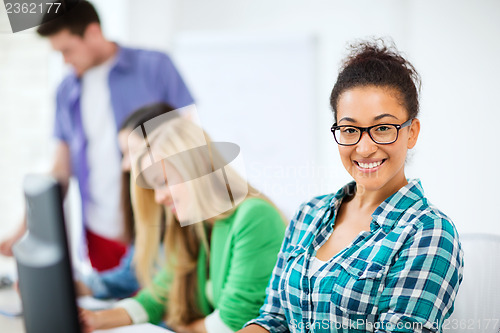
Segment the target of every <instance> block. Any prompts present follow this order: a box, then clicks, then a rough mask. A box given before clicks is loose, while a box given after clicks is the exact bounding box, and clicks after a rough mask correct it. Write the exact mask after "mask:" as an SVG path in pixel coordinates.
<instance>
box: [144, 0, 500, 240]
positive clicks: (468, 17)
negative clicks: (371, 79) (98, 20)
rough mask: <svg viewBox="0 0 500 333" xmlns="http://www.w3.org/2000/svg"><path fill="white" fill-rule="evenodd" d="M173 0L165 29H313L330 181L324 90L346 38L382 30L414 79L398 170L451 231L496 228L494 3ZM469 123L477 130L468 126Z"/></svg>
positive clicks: (321, 135)
mask: <svg viewBox="0 0 500 333" xmlns="http://www.w3.org/2000/svg"><path fill="white" fill-rule="evenodd" d="M173 8H174V10H175V13H174V15H173V18H174V20H175V22H174V24H173V32H172V31H169V34H171V35H178V34H179V33H181V32H182V33H184V32H188V31H205V32H206V31H212V32H216V31H221V32H225V31H226V32H227V31H231V32H233V33H235V32H244V33H249V32H258V33H262V32H270V33H272V32H299V33H302V32H312V33H314V34H316V35H317V36H318V41H319V56H318V59H317V67H318V83H317V87H318V91H317V103H316V105H317V112H318V117H319V119H320V121H319V122H318V124H317V130H318V135H317V138H318V145H317V147H316V148H317V149H318V152H319V156H320V158H319V159H318V161H316V162H317V163H318V168H320V167H327V168H329V170H331V172H332V174H334V175H335V176H334V177H333V183H335V184H332V190H334V189H335V188H337V187H339V186H341V184H342V183H344V182H346V181H348V180H349V176H348V175H347V173H346V172H345V171H344V170H343V167H342V166H341V163H340V161H339V159H338V157H337V152H336V146H335V144H334V142H333V140H332V139H331V137H330V133H329V131H328V127H329V125H330V124H331V116H330V112H329V107H328V96H329V93H330V90H331V87H332V86H333V83H334V81H335V78H336V74H337V68H338V65H339V62H340V60H341V58H342V56H343V55H344V54H345V52H346V51H345V49H346V48H345V46H346V43H347V42H348V41H351V40H352V39H353V38H360V37H361V38H362V37H366V36H373V35H374V36H391V37H392V38H393V39H394V41H395V42H396V44H397V46H398V47H399V49H401V50H402V51H403V52H405V53H406V54H407V56H408V58H409V59H410V60H411V61H412V62H413V63H414V65H415V66H416V67H417V70H418V71H419V72H420V73H421V75H422V79H423V87H422V99H421V120H422V132H421V136H420V139H419V143H418V145H417V147H416V149H415V150H414V152H413V154H412V157H411V158H410V160H409V163H408V176H410V177H419V178H421V180H422V182H423V185H424V188H425V189H426V193H427V195H428V196H429V198H430V199H431V201H432V202H433V203H435V204H436V205H437V206H438V207H439V208H441V209H442V210H443V211H444V212H445V213H447V214H448V215H450V216H451V217H452V218H453V220H454V221H455V223H456V225H457V227H458V229H459V231H461V232H478V231H481V232H488V233H496V234H500V217H498V214H497V213H496V210H495V203H496V201H497V200H498V199H500V196H499V195H498V194H497V189H498V188H499V187H500V179H499V177H496V174H495V171H494V169H493V168H494V166H496V165H499V164H500V163H499V162H500V157H499V153H500V149H499V147H498V144H497V143H496V140H495V138H496V135H495V134H496V128H495V127H494V126H495V124H496V123H498V122H499V121H500V112H498V106H497V103H496V100H495V98H494V96H495V95H496V94H497V93H498V91H499V90H500V89H499V88H500V83H499V80H498V77H499V74H500V73H499V72H500V68H499V66H497V65H496V64H497V58H498V54H499V52H498V51H499V49H500V39H499V38H498V37H497V36H498V35H499V34H500V20H498V17H500V15H499V14H500V3H499V2H497V1H493V0H492V1H484V0H483V1H475V2H471V1H466V0H461V1H451V0H440V1H399V0H396V1H377V2H373V1H351V2H346V1H331V0H325V1H286V0H278V1H272V2H270V1H265V0H254V1H251V2H249V1H234V0H212V1H197V0H182V1H175V2H174V6H173ZM144 10H146V9H144ZM472 130H474V131H475V133H477V134H476V135H473V134H468V133H471V131H472ZM479 140H480V141H479ZM290 145H293V144H292V143H290ZM307 195H309V193H304V199H306V198H307Z"/></svg>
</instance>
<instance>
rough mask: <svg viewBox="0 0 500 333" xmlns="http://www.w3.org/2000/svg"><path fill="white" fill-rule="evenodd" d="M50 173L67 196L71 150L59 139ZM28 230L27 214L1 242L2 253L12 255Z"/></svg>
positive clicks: (0, 249)
mask: <svg viewBox="0 0 500 333" xmlns="http://www.w3.org/2000/svg"><path fill="white" fill-rule="evenodd" d="M50 174H51V175H52V176H53V177H54V178H56V179H57V180H58V181H59V182H60V183H61V185H62V189H63V195H64V196H66V192H67V191H68V184H69V178H70V177H71V162H70V152H69V147H68V145H67V144H66V143H65V142H63V141H59V142H58V143H57V147H56V152H55V156H54V164H53V166H52V170H51V171H50ZM25 232H26V214H25V215H24V217H23V219H22V222H21V223H20V225H19V227H18V228H17V230H16V231H15V232H14V233H13V234H12V235H11V236H10V237H8V238H6V239H5V240H3V241H2V242H0V254H2V255H4V256H8V257H11V256H12V255H13V253H12V246H13V245H14V244H15V243H16V242H17V241H18V240H19V239H20V238H21V237H22V236H23V235H24V233H25Z"/></svg>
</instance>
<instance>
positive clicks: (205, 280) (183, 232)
mask: <svg viewBox="0 0 500 333" xmlns="http://www.w3.org/2000/svg"><path fill="white" fill-rule="evenodd" d="M157 121H158V120H157ZM147 127H148V126H147V124H145V126H142V127H141V128H139V129H138V131H137V132H135V134H137V135H136V136H135V139H134V140H135V142H136V144H138V145H139V146H140V145H141V144H142V143H143V142H146V144H144V145H143V148H144V151H142V150H140V149H139V151H140V152H139V153H137V150H135V151H134V152H131V155H132V161H133V163H134V165H135V167H136V168H135V171H136V172H134V176H133V177H134V180H135V181H134V182H133V185H132V187H133V188H132V194H133V195H132V199H133V207H134V214H135V217H136V223H137V226H136V228H137V230H136V255H135V263H136V267H137V274H138V277H139V280H140V281H141V282H142V284H143V285H144V286H145V288H143V289H142V290H141V291H140V292H139V293H138V294H137V295H136V296H135V297H134V298H130V299H126V300H123V301H121V302H119V303H118V304H117V306H116V307H115V308H114V309H111V310H106V311H101V312H87V311H84V312H82V322H83V324H84V328H85V331H86V332H91V331H93V330H94V329H102V328H111V327H116V326H123V325H130V324H137V323H143V322H150V323H154V324H159V323H160V322H162V321H165V322H166V323H167V325H168V326H169V327H171V328H172V329H174V330H176V331H177V332H218V333H220V332H233V331H236V330H238V329H240V328H241V327H242V326H243V324H244V323H245V322H246V321H248V320H250V319H252V318H254V317H255V316H257V315H258V313H259V308H260V306H261V305H262V303H263V302H264V298H265V288H266V286H267V283H268V281H269V278H270V276H271V272H272V269H273V267H274V264H275V263H276V258H277V254H278V252H279V248H280V245H281V242H282V240H283V236H284V229H285V224H284V222H283V219H282V217H281V215H280V213H279V211H278V210H277V209H276V207H275V206H274V205H273V204H272V203H271V202H270V201H269V200H268V199H267V198H265V197H264V196H263V195H261V194H259V192H258V191H256V190H255V189H254V188H252V187H251V186H249V185H248V184H247V183H246V181H245V180H244V179H243V178H242V177H240V176H239V175H238V174H237V173H236V172H235V171H234V170H233V169H232V168H230V167H229V166H228V165H227V163H226V161H225V160H224V159H223V158H222V156H221V154H220V152H219V151H218V149H217V148H222V150H224V152H225V153H226V155H227V154H229V155H233V156H234V155H238V154H237V153H238V149H237V146H235V145H232V144H230V143H212V142H211V141H210V139H209V138H208V136H207V135H206V134H205V133H204V132H203V131H202V130H201V129H200V128H199V127H198V126H197V125H195V124H194V123H193V122H191V121H190V120H186V119H184V118H176V119H172V120H168V121H164V124H162V125H161V126H160V127H158V128H157V129H156V130H155V131H154V132H153V133H151V134H149V135H148V136H147V137H141V136H142V134H143V133H144V131H143V130H145V129H146V128H147ZM132 135H134V134H132ZM140 137H141V139H140V140H137V139H138V138H140ZM131 139H132V137H131ZM132 141H133V140H129V143H130V142H132ZM136 146H137V145H136ZM229 162H231V161H229ZM228 207H229V209H228ZM162 225H164V226H165V227H164V228H162ZM162 229H164V230H165V231H164V245H165V249H166V253H167V254H166V258H168V259H167V260H166V263H165V265H164V268H163V269H162V270H161V271H160V272H158V273H156V274H155V267H157V266H158V261H157V256H156V253H158V246H159V241H160V238H161V237H160V233H161V232H162ZM154 274H155V276H154V279H153V280H151V276H153V275H154Z"/></svg>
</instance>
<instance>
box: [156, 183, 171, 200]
mask: <svg viewBox="0 0 500 333" xmlns="http://www.w3.org/2000/svg"><path fill="white" fill-rule="evenodd" d="M170 198H171V195H170V190H169V189H168V187H167V186H164V187H163V188H161V189H160V188H159V189H155V201H156V203H157V204H165V203H166V201H168V200H170Z"/></svg>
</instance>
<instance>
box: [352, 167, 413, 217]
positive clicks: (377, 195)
mask: <svg viewBox="0 0 500 333" xmlns="http://www.w3.org/2000/svg"><path fill="white" fill-rule="evenodd" d="M407 184H408V181H407V180H406V178H405V177H404V175H403V177H402V179H400V180H398V181H397V182H394V183H393V184H386V186H384V187H382V188H380V189H378V190H375V191H367V190H366V189H365V188H359V187H358V184H356V193H355V194H354V197H353V198H352V199H351V200H350V201H351V205H352V206H353V207H355V208H356V209H358V210H361V211H363V210H364V211H370V212H373V211H374V210H375V209H376V208H377V207H378V206H380V204H381V203H382V202H384V201H385V200H386V199H387V198H388V197H390V196H391V195H393V194H394V193H396V192H397V191H399V189H401V188H402V187H403V186H405V185H407Z"/></svg>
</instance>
